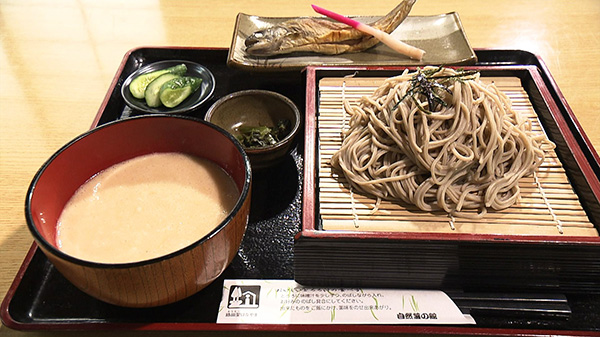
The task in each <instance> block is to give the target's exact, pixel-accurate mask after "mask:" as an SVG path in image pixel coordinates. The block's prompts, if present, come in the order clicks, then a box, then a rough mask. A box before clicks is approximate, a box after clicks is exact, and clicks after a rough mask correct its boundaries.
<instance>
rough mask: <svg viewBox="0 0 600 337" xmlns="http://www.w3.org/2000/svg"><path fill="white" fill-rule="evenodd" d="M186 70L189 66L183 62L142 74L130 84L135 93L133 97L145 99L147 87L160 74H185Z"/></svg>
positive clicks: (130, 90)
mask: <svg viewBox="0 0 600 337" xmlns="http://www.w3.org/2000/svg"><path fill="white" fill-rule="evenodd" d="M186 72H187V67H186V65H185V64H183V63H182V64H178V65H176V66H173V67H170V68H166V69H161V70H155V71H151V72H149V73H145V74H141V75H139V76H137V77H136V78H134V79H133V80H132V81H131V83H130V84H129V92H131V95H133V97H135V98H138V99H144V93H145V91H146V88H147V87H148V85H149V84H150V83H151V82H152V81H154V80H155V79H156V78H158V77H159V76H161V75H164V74H168V73H171V74H175V75H180V76H183V75H184V74H185V73H186Z"/></svg>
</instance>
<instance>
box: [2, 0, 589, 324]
mask: <svg viewBox="0 0 600 337" xmlns="http://www.w3.org/2000/svg"><path fill="white" fill-rule="evenodd" d="M397 1H399V0H374V1H346V0H343V1H342V0H321V1H318V2H315V1H312V0H311V1H308V0H295V1H287V0H272V1H269V0H263V1H256V0H244V1H222V0H219V1H215V0H198V1H192V0H189V1H166V0H162V1H161V0H157V1H149V0H128V1H120V0H103V1H95V0H78V1H77V0H0V254H1V255H0V270H1V272H0V294H1V295H2V296H4V294H5V293H6V291H7V290H8V288H9V287H10V285H11V283H12V281H13V278H14V276H15V274H16V272H17V270H18V268H19V266H20V265H21V263H22V261H23V258H24V257H25V254H26V252H27V250H28V249H29V247H30V245H31V242H32V238H31V236H30V234H29V232H28V230H27V228H26V225H25V218H24V213H23V208H24V207H23V205H24V199H25V192H26V190H27V187H28V185H29V183H30V181H31V179H32V177H33V175H34V174H35V172H36V171H37V170H38V168H39V167H40V166H41V165H42V163H43V162H44V161H45V160H46V159H48V157H49V156H50V155H52V153H54V152H55V151H56V150H57V149H58V148H59V147H61V146H62V145H63V144H64V143H66V142H68V141H69V140H71V139H72V138H74V137H75V136H77V135H79V134H80V133H82V132H84V131H86V130H87V129H88V128H89V127H90V125H91V123H92V120H93V118H94V116H95V115H96V113H97V111H98V108H99V106H100V104H101V102H102V100H103V98H104V95H105V94H106V92H107V90H108V88H109V85H110V83H111V80H112V79H113V76H114V75H115V72H116V70H117V68H118V66H119V64H120V62H121V60H122V59H123V56H124V54H125V53H126V52H127V51H128V50H130V49H132V48H136V47H139V46H194V47H225V48H226V47H229V45H230V42H231V37H232V32H233V27H234V22H235V17H236V14H237V13H238V12H243V13H247V14H255V15H260V16H283V17H288V16H311V15H316V14H315V13H314V12H313V11H312V9H311V8H310V4H311V3H316V4H318V5H320V6H322V7H325V8H327V9H331V10H333V11H336V12H340V13H344V14H347V15H382V14H385V13H387V12H388V11H389V10H390V9H391V8H393V7H394V6H395V5H396V4H397ZM452 11H455V12H458V14H459V15H460V18H461V20H462V23H463V27H464V29H465V31H466V34H467V36H468V39H469V41H470V43H471V45H472V46H473V47H475V48H495V49H523V50H526V51H530V52H533V53H535V54H537V55H539V56H541V57H542V59H543V60H544V61H545V62H546V64H547V66H548V68H549V70H550V72H551V74H552V75H553V76H554V78H555V80H556V82H557V83H558V86H559V88H560V89H561V91H562V93H563V94H564V97H565V99H566V101H567V102H568V104H569V105H570V106H571V108H572V110H573V111H574V113H575V115H576V116H577V119H578V120H579V122H580V124H581V125H582V127H583V131H584V132H585V133H586V134H587V136H588V137H589V139H590V140H591V142H592V144H593V146H594V147H595V148H596V149H600V57H599V56H600V1H598V0H580V1H577V2H574V1H561V0H555V1H549V0H530V1H522V0H504V1H480V0H464V1H459V0H456V1H441V0H419V1H418V2H417V4H416V5H415V6H414V8H413V10H412V12H411V14H412V15H434V14H442V13H447V12H452ZM97 334H98V335H110V336H116V335H119V336H121V335H130V333H121V332H111V333H100V332H98V333H97ZM0 335H2V336H4V335H11V336H12V335H15V336H59V335H64V334H63V333H48V332H28V333H25V332H19V331H13V330H10V329H8V328H7V327H5V326H2V327H0ZM67 335H69V336H70V335H73V336H76V335H78V334H77V333H73V334H67ZM88 335H96V333H92V334H88ZM152 335H153V336H157V335H160V336H162V335H165V336H166V335H170V334H168V333H158V334H152ZM177 335H197V334H195V333H180V334H177Z"/></svg>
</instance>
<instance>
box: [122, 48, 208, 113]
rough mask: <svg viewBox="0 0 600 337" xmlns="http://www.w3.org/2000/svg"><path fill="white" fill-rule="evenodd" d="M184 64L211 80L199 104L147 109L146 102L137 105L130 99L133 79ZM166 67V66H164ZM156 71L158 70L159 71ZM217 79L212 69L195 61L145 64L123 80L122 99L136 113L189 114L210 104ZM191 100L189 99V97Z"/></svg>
mask: <svg viewBox="0 0 600 337" xmlns="http://www.w3.org/2000/svg"><path fill="white" fill-rule="evenodd" d="M181 63H184V64H185V65H186V66H187V67H188V71H189V68H190V67H193V68H196V69H200V70H201V71H202V73H203V74H205V75H206V77H207V79H208V80H209V81H208V82H209V83H208V92H207V93H206V94H203V93H200V97H199V100H198V101H197V102H194V103H192V104H191V105H189V106H184V107H182V106H180V105H179V106H176V107H173V108H165V107H164V106H163V107H157V108H151V107H147V106H145V104H146V103H145V102H141V100H140V102H141V103H140V104H136V102H135V101H133V100H132V99H134V100H137V99H136V98H135V97H132V99H130V97H129V96H130V95H129V94H127V92H128V90H129V84H131V81H133V79H134V78H135V77H136V76H139V75H142V74H145V73H148V72H150V69H151V68H153V67H157V66H158V67H159V69H165V68H168V67H169V66H175V65H178V64H181ZM163 65H164V66H163ZM159 69H156V70H159ZM216 86H217V85H216V79H215V75H214V74H213V73H212V72H211V71H210V69H208V68H207V67H206V66H203V65H201V64H200V63H197V62H194V61H189V60H182V59H172V60H171V59H168V60H161V61H155V62H151V63H148V64H145V65H143V66H141V67H139V68H137V69H135V70H134V71H132V72H131V73H130V74H129V75H127V77H126V78H125V79H124V80H123V83H122V84H121V97H122V98H123V100H124V101H125V104H126V105H127V106H128V107H129V108H131V109H133V110H136V111H141V112H145V113H148V114H154V115H161V114H165V115H171V114H178V113H179V114H181V113H188V112H190V111H193V110H195V109H197V108H199V107H200V106H201V105H203V104H204V103H206V102H208V101H209V100H210V99H211V98H212V96H213V94H214V93H215V88H216ZM188 99H189V97H188Z"/></svg>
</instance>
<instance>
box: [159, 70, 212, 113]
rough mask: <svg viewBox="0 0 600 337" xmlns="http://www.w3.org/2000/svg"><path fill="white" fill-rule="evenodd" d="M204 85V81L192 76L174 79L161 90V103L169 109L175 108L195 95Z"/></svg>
mask: <svg viewBox="0 0 600 337" xmlns="http://www.w3.org/2000/svg"><path fill="white" fill-rule="evenodd" d="M200 84H202V79H201V78H198V77H192V76H184V77H179V78H174V79H172V80H170V81H168V82H166V83H165V84H163V85H162V87H161V88H160V101H161V102H162V104H163V105H164V106H166V107H167V108H173V107H176V106H177V105H179V104H180V103H181V102H183V101H184V100H185V99H186V98H188V97H189V96H190V95H191V94H193V93H194V92H195V91H196V90H198V88H200Z"/></svg>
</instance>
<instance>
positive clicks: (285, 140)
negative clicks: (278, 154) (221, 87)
mask: <svg viewBox="0 0 600 337" xmlns="http://www.w3.org/2000/svg"><path fill="white" fill-rule="evenodd" d="M256 94H260V95H267V96H272V97H276V98H278V99H280V100H282V101H283V102H284V103H285V104H287V105H288V106H289V107H290V108H291V109H292V111H293V113H294V116H295V117H296V120H295V123H294V125H293V126H292V130H290V133H288V134H287V135H286V136H285V137H284V138H283V139H282V140H280V141H278V142H277V143H275V144H273V145H267V146H263V147H253V148H246V147H244V146H243V145H242V148H243V149H244V151H247V152H248V153H251V154H258V153H261V152H268V151H271V150H274V149H277V148H280V147H283V146H285V145H286V144H287V143H288V142H289V141H290V140H291V139H292V138H294V137H295V136H296V134H297V133H298V130H299V129H300V124H301V118H302V117H301V114H300V110H299V109H298V106H297V105H296V104H295V103H294V102H293V101H292V100H291V99H289V98H288V97H286V96H284V95H282V94H280V93H278V92H275V91H271V90H264V89H247V90H240V91H236V92H233V93H230V94H227V95H225V96H223V97H221V98H219V99H218V100H217V101H216V102H215V103H213V105H211V106H210V107H209V108H208V110H207V111H206V114H205V115H204V120H205V121H207V122H209V123H211V124H213V125H217V124H214V123H213V122H211V121H210V120H211V119H212V117H213V116H214V111H215V110H216V109H217V108H218V107H219V106H221V105H223V104H224V103H225V102H226V101H228V100H230V99H232V98H236V97H240V96H250V95H256ZM217 126H218V125H217ZM219 127H220V126H219ZM227 132H228V131H227ZM233 138H235V136H233Z"/></svg>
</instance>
